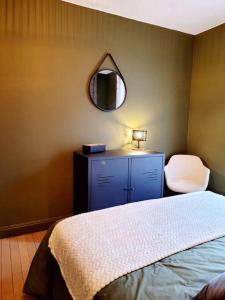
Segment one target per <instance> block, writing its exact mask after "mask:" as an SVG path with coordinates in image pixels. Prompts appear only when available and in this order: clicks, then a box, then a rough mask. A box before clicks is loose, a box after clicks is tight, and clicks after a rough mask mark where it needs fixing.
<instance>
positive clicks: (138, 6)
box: [63, 0, 225, 34]
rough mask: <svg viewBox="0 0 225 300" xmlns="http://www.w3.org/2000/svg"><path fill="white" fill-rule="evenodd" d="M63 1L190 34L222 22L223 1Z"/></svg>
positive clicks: (223, 16)
mask: <svg viewBox="0 0 225 300" xmlns="http://www.w3.org/2000/svg"><path fill="white" fill-rule="evenodd" d="M63 1H65V2H70V3H75V4H78V5H81V6H85V7H89V8H92V9H96V10H100V11H104V12H107V13H111V14H115V15H118V16H123V17H126V18H129V19H134V20H137V21H141V22H145V23H149V24H154V25H158V26H162V27H165V28H169V29H174V30H178V31H182V32H186V33H190V34H198V33H200V32H203V31H206V30H208V29H210V28H213V27H215V26H217V25H220V24H223V23H225V0H63Z"/></svg>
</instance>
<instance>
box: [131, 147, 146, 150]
mask: <svg viewBox="0 0 225 300" xmlns="http://www.w3.org/2000/svg"><path fill="white" fill-rule="evenodd" d="M132 150H133V151H146V150H147V149H146V148H143V147H140V148H138V147H134V148H132Z"/></svg>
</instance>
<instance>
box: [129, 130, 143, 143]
mask: <svg viewBox="0 0 225 300" xmlns="http://www.w3.org/2000/svg"><path fill="white" fill-rule="evenodd" d="M132 140H133V141H146V140H147V130H136V129H135V130H133V134H132Z"/></svg>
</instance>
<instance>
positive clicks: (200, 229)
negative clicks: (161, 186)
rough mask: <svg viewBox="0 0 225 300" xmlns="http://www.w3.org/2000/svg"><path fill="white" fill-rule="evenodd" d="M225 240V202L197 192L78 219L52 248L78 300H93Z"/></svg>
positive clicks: (65, 225)
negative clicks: (173, 258)
mask: <svg viewBox="0 0 225 300" xmlns="http://www.w3.org/2000/svg"><path fill="white" fill-rule="evenodd" d="M222 236H225V197H224V196H221V195H217V194H215V193H212V192H197V193H191V194H186V195H179V196H174V197H167V198H161V199H158V200H148V201H142V202H137V203H131V204H127V205H123V206H117V207H113V208H110V209H104V210H101V211H95V212H91V213H86V214H82V215H77V216H74V217H71V218H68V219H65V220H63V221H62V222H60V223H58V224H57V225H56V226H55V228H54V230H53V232H52V235H51V237H50V240H49V247H50V249H51V253H52V254H53V255H54V257H55V258H56V260H57V262H58V264H59V266H60V269H61V272H62V275H63V277H64V279H65V282H66V285H67V287H68V289H69V291H70V293H71V296H72V298H73V299H76V300H90V299H93V297H94V295H95V294H96V293H97V292H98V291H100V290H101V289H102V288H103V287H105V286H106V285H107V284H109V283H110V282H112V281H113V280H115V279H117V278H118V277H120V276H122V275H124V274H127V273H129V272H131V271H134V270H137V269H139V268H142V267H144V266H146V265H149V264H151V263H154V262H156V261H158V260H160V259H162V258H165V257H167V256H169V255H172V254H174V253H177V252H179V251H182V250H185V249H188V248H190V247H193V246H196V245H198V244H201V243H204V242H208V241H210V240H213V239H216V238H219V237H222Z"/></svg>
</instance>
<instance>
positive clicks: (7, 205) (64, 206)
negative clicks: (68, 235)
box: [0, 151, 72, 226]
mask: <svg viewBox="0 0 225 300" xmlns="http://www.w3.org/2000/svg"><path fill="white" fill-rule="evenodd" d="M15 177H17V178H15V179H14V180H13V181H11V182H8V184H7V185H4V182H2V183H3V185H2V186H3V187H4V188H2V189H1V191H0V198H1V205H0V211H2V212H4V214H2V215H1V219H0V226H7V225H11V224H19V223H24V222H30V221H35V220H40V219H48V218H51V217H55V216H59V215H60V216H64V215H68V214H70V213H71V211H72V201H71V199H72V151H68V152H64V153H61V154H59V155H56V156H55V157H54V158H53V159H52V160H50V161H49V163H48V164H46V167H44V168H42V169H41V170H39V171H36V172H34V173H31V172H30V174H26V175H24V174H23V175H21V174H17V176H15ZM15 195H17V197H16V198H15ZM46 199H48V200H47V201H46Z"/></svg>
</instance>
